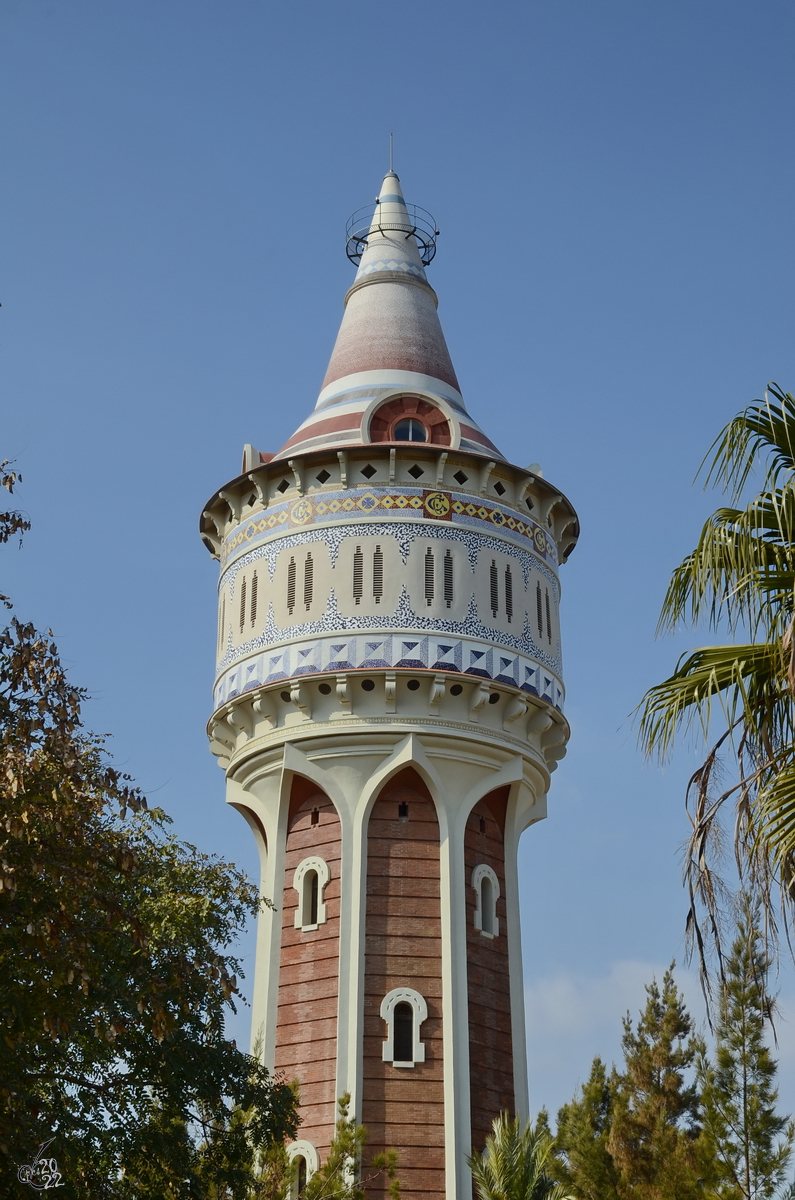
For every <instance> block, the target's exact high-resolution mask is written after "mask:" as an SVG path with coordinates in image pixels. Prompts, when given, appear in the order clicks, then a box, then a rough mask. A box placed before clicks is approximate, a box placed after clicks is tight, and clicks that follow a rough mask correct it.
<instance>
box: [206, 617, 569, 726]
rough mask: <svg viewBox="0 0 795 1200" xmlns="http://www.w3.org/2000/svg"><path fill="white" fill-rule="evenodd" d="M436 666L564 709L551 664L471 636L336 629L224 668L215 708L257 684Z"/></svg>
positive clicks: (448, 672)
mask: <svg viewBox="0 0 795 1200" xmlns="http://www.w3.org/2000/svg"><path fill="white" fill-rule="evenodd" d="M385 668H386V669H391V670H415V671H437V672H444V673H446V674H450V675H455V674H460V675H469V676H475V677H477V678H479V679H486V680H488V681H490V682H493V683H504V684H507V685H508V686H510V687H515V688H519V689H521V690H522V691H524V692H528V693H529V694H530V695H533V696H538V697H540V698H541V699H543V700H546V701H548V703H550V704H553V705H554V706H555V708H558V709H562V706H563V697H564V690H563V684H562V683H561V681H560V679H559V678H558V677H557V676H556V675H555V674H554V673H553V672H552V671H550V670H549V669H548V668H546V667H543V666H541V665H540V664H539V663H536V662H533V661H532V660H531V659H528V658H526V657H525V656H524V655H522V654H517V653H509V652H507V651H505V650H502V649H497V648H495V647H494V646H490V645H489V644H488V642H481V641H476V640H474V639H472V638H450V637H438V636H437V637H420V636H416V637H415V636H412V635H410V634H385V635H384V636H382V637H375V636H373V635H368V634H355V635H347V636H346V635H345V634H332V635H329V636H327V637H320V638H314V639H312V640H310V641H305V642H292V643H290V645H288V646H280V647H278V648H274V649H272V650H263V651H262V652H261V653H260V654H257V655H254V656H252V657H249V658H247V659H245V661H244V662H241V663H240V664H239V665H237V666H234V667H232V668H230V669H229V670H227V671H225V672H224V673H223V674H222V675H221V677H220V678H219V680H218V682H217V684H216V687H215V693H214V699H215V707H216V708H218V707H219V706H220V705H222V704H225V703H227V701H229V700H233V699H234V698H235V696H239V695H241V694H242V693H243V692H247V691H250V690H251V689H252V688H259V687H264V686H266V685H267V684H273V683H279V682H280V681H281V680H287V679H295V678H301V677H305V676H312V675H321V674H326V673H329V672H347V671H367V670H379V669H381V670H383V669H385Z"/></svg>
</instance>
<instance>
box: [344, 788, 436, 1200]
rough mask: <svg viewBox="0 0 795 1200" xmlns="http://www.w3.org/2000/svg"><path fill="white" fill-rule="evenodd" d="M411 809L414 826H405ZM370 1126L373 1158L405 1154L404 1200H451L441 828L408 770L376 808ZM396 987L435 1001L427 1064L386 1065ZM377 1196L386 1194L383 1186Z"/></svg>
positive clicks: (371, 868)
mask: <svg viewBox="0 0 795 1200" xmlns="http://www.w3.org/2000/svg"><path fill="white" fill-rule="evenodd" d="M401 801H406V802H407V803H408V806H409V819H408V821H406V822H403V821H400V820H398V805H399V804H400V803H401ZM365 931H366V942H365V986H364V991H365V1000H364V1089H363V1105H362V1114H361V1117H362V1120H363V1122H364V1124H365V1125H366V1126H367V1129H368V1131H369V1140H368V1146H367V1150H366V1153H365V1159H364V1164H365V1171H364V1174H365V1175H366V1174H367V1170H366V1168H367V1164H368V1163H369V1162H370V1160H371V1158H372V1155H373V1154H377V1153H379V1152H380V1151H382V1150H384V1149H388V1148H393V1149H395V1150H397V1151H398V1156H399V1167H398V1175H399V1177H400V1183H401V1196H402V1197H403V1200H415V1198H416V1200H419V1197H420V1196H422V1197H438V1198H439V1200H441V1198H442V1197H443V1195H444V1076H443V1064H442V960H441V934H442V929H441V911H440V883H439V822H438V820H437V817H436V810H435V808H434V806H433V802H432V800H431V798H430V796H429V795H428V792H427V789H426V788H425V785H424V784H423V783H422V780H421V779H420V777H419V776H418V775H417V773H416V772H415V771H413V770H411V769H408V770H406V771H402V772H401V773H400V775H398V776H396V777H395V778H394V779H393V780H392V781H391V782H390V783H389V784H387V785H386V787H385V788H384V790H383V792H382V793H381V795H380V796H379V798H378V800H377V801H376V803H375V805H374V807H373V811H372V813H371V816H370V824H369V829H368V837H367V915H366V926H365ZM396 987H410V988H414V990H415V991H417V992H419V993H420V995H422V996H423V997H424V998H425V1001H426V1003H427V1005H428V1017H427V1020H425V1021H424V1022H423V1024H422V1027H421V1030H420V1036H421V1038H422V1040H423V1041H424V1043H425V1062H424V1063H417V1064H416V1065H415V1066H414V1067H395V1066H393V1065H392V1063H385V1062H383V1061H382V1059H381V1047H382V1043H383V1042H384V1040H385V1038H386V1025H385V1023H384V1021H383V1020H382V1019H381V1017H380V1015H379V1010H380V1007H381V1001H382V1000H383V998H384V996H385V995H386V994H387V992H390V991H391V990H392V989H393V988H396ZM372 1194H373V1196H374V1197H375V1196H383V1195H385V1194H386V1187H385V1186H384V1187H383V1188H381V1187H378V1188H376V1187H373V1188H372Z"/></svg>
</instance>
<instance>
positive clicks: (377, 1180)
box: [303, 1092, 400, 1200]
mask: <svg viewBox="0 0 795 1200" xmlns="http://www.w3.org/2000/svg"><path fill="white" fill-rule="evenodd" d="M350 1105H351V1098H350V1094H349V1093H348V1092H346V1093H345V1094H344V1095H343V1096H340V1098H339V1100H338V1101H337V1106H338V1108H339V1116H338V1118H337V1123H336V1126H335V1131H334V1137H333V1138H332V1139H331V1145H330V1147H329V1152H328V1155H327V1157H326V1161H325V1162H324V1163H322V1164H321V1165H320V1167H319V1169H318V1170H317V1171H316V1172H315V1174H314V1175H313V1176H312V1178H311V1179H310V1180H309V1182H308V1183H307V1185H306V1187H305V1189H304V1192H303V1200H366V1194H367V1189H368V1188H370V1187H372V1186H373V1185H378V1187H379V1188H380V1187H382V1186H383V1183H384V1181H385V1180H388V1181H389V1187H388V1195H389V1197H390V1200H400V1181H399V1180H398V1178H397V1152H396V1151H395V1150H387V1151H386V1152H385V1153H384V1154H376V1155H374V1157H373V1160H372V1164H371V1170H369V1171H366V1172H365V1173H364V1174H363V1173H362V1157H363V1154H364V1148H365V1145H366V1142H367V1129H366V1128H365V1126H364V1125H357V1124H356V1118H355V1117H351V1116H349V1115H348V1114H349V1111H350Z"/></svg>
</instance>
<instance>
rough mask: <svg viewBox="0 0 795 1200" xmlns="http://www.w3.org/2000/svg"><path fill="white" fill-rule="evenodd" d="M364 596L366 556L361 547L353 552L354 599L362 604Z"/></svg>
mask: <svg viewBox="0 0 795 1200" xmlns="http://www.w3.org/2000/svg"><path fill="white" fill-rule="evenodd" d="M363 595H364V555H363V554H362V548H361V546H357V547H356V549H355V550H354V552H353V598H354V600H355V601H356V603H357V604H361V602H362V596H363Z"/></svg>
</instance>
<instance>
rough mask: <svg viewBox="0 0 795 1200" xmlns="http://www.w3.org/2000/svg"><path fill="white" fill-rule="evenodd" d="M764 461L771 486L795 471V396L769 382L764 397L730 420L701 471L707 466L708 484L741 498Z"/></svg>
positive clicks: (706, 477) (707, 485) (705, 459)
mask: <svg viewBox="0 0 795 1200" xmlns="http://www.w3.org/2000/svg"><path fill="white" fill-rule="evenodd" d="M710 459H711V461H710ZM762 460H764V461H765V462H766V464H767V468H766V482H767V485H768V486H769V487H775V486H776V485H777V481H778V479H779V476H780V475H781V474H782V473H783V472H792V471H793V470H795V397H793V396H791V395H790V393H789V392H783V391H782V390H781V388H779V387H778V385H777V384H775V383H770V384H769V385H768V391H767V392H765V396H764V399H762V400H754V401H753V403H751V404H749V405H748V407H747V408H746V409H744V411H743V412H741V413H739V414H738V415H737V416H736V417H734V418H733V419H732V420H731V421H729V423H728V425H727V426H726V427H725V429H723V431H722V432H721V433H720V434H719V435H718V437H717V438H716V439H715V441H714V442H713V443H712V446H711V447H710V449H709V450H708V451H707V454H706V455H705V457H704V461H703V462H702V464H701V466H700V468H699V474H701V473H702V472H704V470H705V468H706V472H705V478H704V486H705V487H709V485H710V484H716V485H718V486H720V487H722V488H723V489H724V491H726V492H729V493H730V494H731V495H732V496H734V497H739V495H740V494H741V493H742V491H743V488H744V487H745V485H746V483H747V482H748V477H749V475H750V474H751V472H752V470H753V469H754V467H755V466H757V465H759V463H760V461H762ZM707 464H708V465H707Z"/></svg>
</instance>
